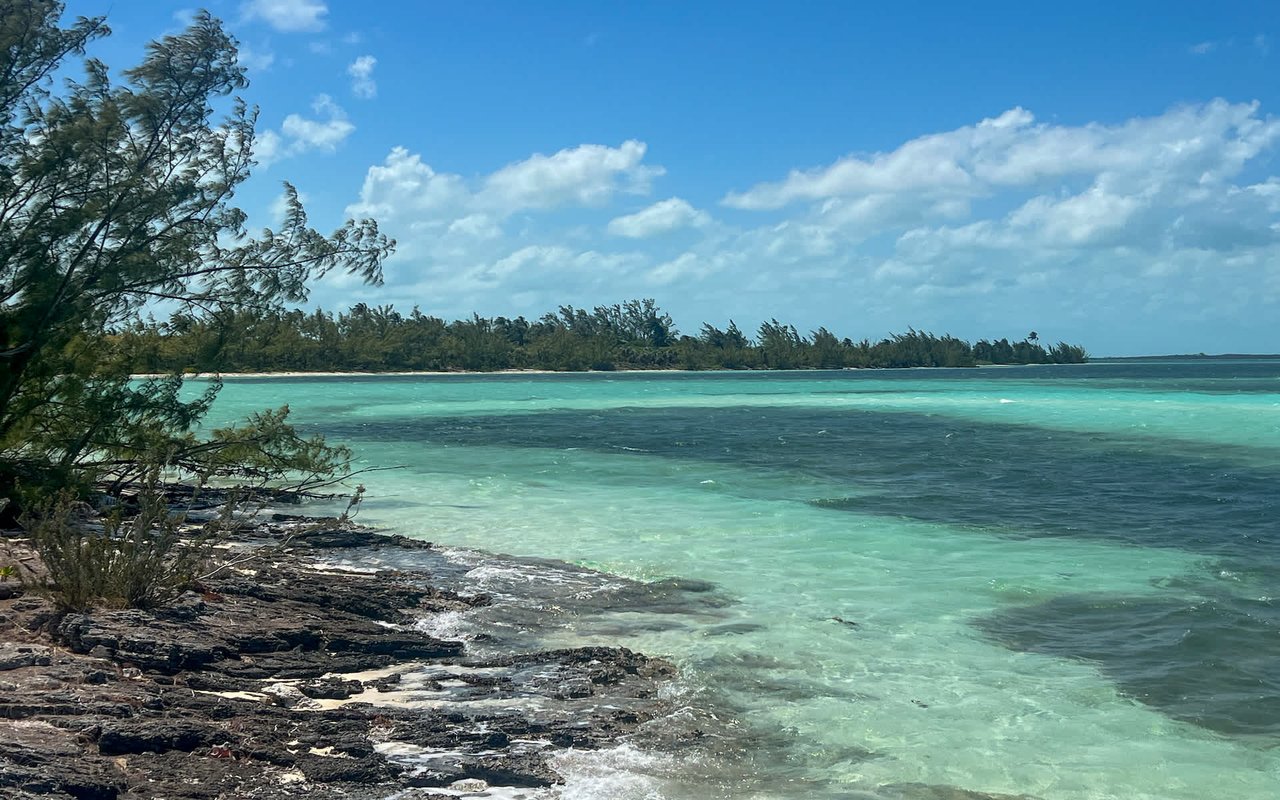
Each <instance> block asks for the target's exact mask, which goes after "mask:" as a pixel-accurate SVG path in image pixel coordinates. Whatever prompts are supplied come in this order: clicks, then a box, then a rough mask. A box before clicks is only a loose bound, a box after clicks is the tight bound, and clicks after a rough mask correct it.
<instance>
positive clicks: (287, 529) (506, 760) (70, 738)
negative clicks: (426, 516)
mask: <svg viewBox="0 0 1280 800" xmlns="http://www.w3.org/2000/svg"><path fill="white" fill-rule="evenodd" d="M240 535H241V537H247V538H248V539H257V540H271V539H274V540H276V541H279V540H281V539H282V538H287V539H288V541H289V543H290V546H289V548H288V550H287V551H285V552H284V553H283V554H282V553H281V552H279V551H277V552H276V553H275V554H274V555H273V556H271V557H267V558H263V559H255V560H251V561H243V562H238V564H237V566H236V567H235V568H231V569H226V570H224V571H222V572H220V573H218V574H216V575H214V576H213V577H210V578H208V579H206V580H204V581H203V582H202V586H201V588H202V591H201V592H200V593H196V592H188V593H187V594H186V595H184V596H183V597H181V598H180V599H179V600H178V602H177V603H175V604H174V605H173V606H171V607H169V608H164V609H160V610H156V611H138V610H94V611H90V612H84V613H71V614H59V613H57V612H56V611H55V609H54V607H53V606H52V605H51V604H50V603H49V601H48V600H46V599H45V598H43V597H40V596H38V595H36V594H33V593H30V592H28V593H23V592H21V591H20V590H16V589H15V588H14V583H13V582H12V581H8V582H5V583H3V584H0V589H2V590H3V591H0V795H2V796H4V797H6V798H9V797H12V798H23V799H24V800H25V798H31V797H42V798H50V797H52V798H58V797H62V798H76V799H77V800H114V799H115V798H209V799H210V800H214V799H215V798H271V797H290V796H295V795H299V796H305V797H308V798H330V797H333V798H338V797H341V798H348V799H355V800H362V799H363V798H385V797H391V796H395V797H401V798H415V800H427V799H428V798H436V797H458V796H469V795H473V794H476V793H477V792H483V791H484V789H485V788H486V787H487V786H503V787H541V786H550V785H552V784H554V783H556V782H557V781H558V780H559V776H558V774H557V773H556V772H555V770H554V769H553V768H552V766H551V762H552V759H553V758H554V756H555V754H556V753H559V752H563V751H564V750H565V749H566V748H578V749H592V748H600V747H604V746H607V745H611V744H613V743H616V742H618V741H619V740H620V739H621V738H623V737H625V736H627V735H629V734H631V733H633V732H634V731H636V730H637V728H638V727H639V726H640V725H642V724H643V723H644V722H646V721H647V720H650V719H653V718H655V717H656V716H659V715H662V714H664V713H665V712H666V711H667V709H666V708H665V706H664V702H663V701H662V700H660V699H659V698H658V694H659V687H660V685H661V684H662V683H663V682H664V681H668V680H670V679H671V678H672V677H673V676H674V673H675V671H674V669H673V668H672V666H671V665H670V664H669V663H667V662H665V661H663V660H660V659H655V658H649V657H646V656H644V655H641V654H639V653H634V652H631V651H630V650H627V649H626V648H622V647H586V648H576V649H559V650H549V651H548V650H536V649H535V650H533V651H528V650H521V649H519V648H514V649H510V650H509V651H507V652H502V651H501V648H497V649H495V648H494V647H492V646H491V647H487V648H485V649H484V650H485V652H481V653H477V652H473V651H472V648H470V647H469V646H468V645H467V644H465V643H464V642H462V641H455V640H450V639H447V638H437V637H436V636H433V635H430V634H429V633H426V632H424V630H425V629H426V628H424V627H423V626H422V625H421V624H419V623H420V621H421V620H423V619H424V618H425V619H429V618H431V616H432V615H438V614H447V613H450V612H464V613H465V612H469V611H471V610H474V609H481V608H483V607H484V606H486V605H487V604H488V603H489V602H490V598H489V597H488V596H487V595H485V594H467V593H465V592H461V591H458V590H457V589H450V588H441V586H439V585H438V582H437V581H435V580H434V578H433V575H432V574H431V573H430V570H429V569H421V568H418V569H412V568H410V569H406V568H398V569H378V570H376V571H375V570H344V569H334V568H332V566H331V565H332V563H333V561H334V560H335V558H337V559H338V560H348V561H349V560H351V559H353V558H356V559H358V558H360V557H363V556H367V555H368V554H369V553H371V552H377V553H392V554H393V555H397V556H398V555H414V554H415V553H416V554H418V555H428V554H429V553H430V550H431V545H429V544H426V543H424V542H420V541H417V540H413V539H406V538H404V537H399V536H384V535H380V534H377V533H373V532H370V531H365V530H358V529H355V530H353V529H350V528H337V527H334V528H325V527H323V526H321V527H319V528H317V527H316V526H314V525H310V524H308V523H307V522H306V521H305V520H299V519H291V518H288V517H285V516H281V517H279V518H278V519H277V521H276V522H275V523H272V524H264V525H259V526H257V527H255V528H253V529H251V530H249V531H247V532H242V533H241V534H240ZM257 543H261V542H260V541H259V542H257ZM249 544H250V542H248V541H247V540H244V541H241V542H240V543H239V545H238V547H236V548H232V549H230V550H227V551H224V552H223V553H222V554H221V555H220V556H219V557H220V558H222V559H228V560H231V559H239V558H242V557H243V555H244V553H245V552H246V551H245V549H244V548H246V547H248V546H249ZM24 547H25V545H24V544H23V543H22V542H21V540H16V539H15V540H6V539H0V563H5V562H9V563H15V562H18V561H24V560H28V559H29V558H30V553H29V551H24ZM391 560H392V561H395V562H396V563H401V561H404V559H398V558H393V559H391ZM408 561H410V562H412V561H413V559H408ZM419 563H425V562H423V561H422V559H419ZM326 564H328V565H330V566H328V567H326V566H325V565H326ZM698 588H699V587H692V591H696V590H697V589H698ZM477 796H482V795H477ZM508 796H511V795H508Z"/></svg>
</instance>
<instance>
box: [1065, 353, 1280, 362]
mask: <svg viewBox="0 0 1280 800" xmlns="http://www.w3.org/2000/svg"><path fill="white" fill-rule="evenodd" d="M1241 359H1249V360H1266V359H1274V360H1280V353H1171V354H1169V355H1162V356H1097V357H1093V358H1090V359H1089V361H1090V362H1091V363H1094V364H1108V363H1112V362H1116V361H1239V360H1241Z"/></svg>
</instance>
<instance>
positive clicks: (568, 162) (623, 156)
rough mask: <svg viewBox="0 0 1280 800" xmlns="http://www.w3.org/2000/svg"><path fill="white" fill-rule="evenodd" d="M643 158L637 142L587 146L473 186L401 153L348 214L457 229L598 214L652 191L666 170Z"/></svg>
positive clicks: (377, 173) (535, 159)
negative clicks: (537, 214) (620, 199)
mask: <svg viewBox="0 0 1280 800" xmlns="http://www.w3.org/2000/svg"><path fill="white" fill-rule="evenodd" d="M644 152H645V145H644V143H642V142H635V141H628V142H624V143H623V144H622V145H621V146H619V147H616V148H615V147H608V146H606V145H599V144H583V145H579V146H577V147H573V148H566V149H564V150H561V151H559V152H557V153H555V154H554V155H551V156H544V155H541V154H538V155H534V156H531V157H529V158H527V159H525V160H523V161H518V162H516V163H514V164H508V165H507V166H505V167H502V168H501V169H499V170H497V171H495V172H493V173H491V174H490V175H488V176H485V177H482V178H481V179H479V180H478V181H467V180H466V179H464V178H463V177H462V176H460V175H453V174H448V173H443V174H442V173H437V172H436V171H435V170H434V169H432V168H431V167H430V166H429V165H427V164H425V163H423V161H422V157H421V156H419V155H418V154H416V153H410V152H409V151H408V150H407V149H406V148H404V147H396V148H394V149H393V150H392V151H391V153H389V154H388V155H387V158H386V160H385V161H384V162H383V163H382V164H381V165H375V166H373V167H370V168H369V171H368V173H367V174H366V175H365V182H364V186H363V188H362V189H361V192H360V200H359V201H358V202H357V203H355V204H353V205H352V207H351V209H349V210H351V212H352V213H361V214H374V215H378V216H386V215H388V214H392V215H394V214H399V213H400V212H402V211H403V212H406V213H410V214H414V215H416V217H417V218H418V219H419V220H421V219H423V218H424V216H425V217H432V218H437V219H439V220H443V221H450V220H456V219H461V218H463V217H466V216H468V215H470V214H473V213H476V212H483V213H485V214H487V215H489V216H490V217H492V218H494V219H502V218H505V217H509V216H510V215H512V214H515V213H518V212H521V211H545V210H549V209H553V208H562V207H592V206H599V205H602V204H604V203H606V202H608V201H609V200H610V199H611V198H612V197H613V196H614V195H616V194H617V193H619V192H624V193H633V194H639V193H643V192H646V191H648V189H649V182H650V180H651V179H652V178H653V177H654V176H656V175H661V174H662V172H663V170H662V168H661V167H651V166H647V165H644V164H642V163H640V162H641V159H642V158H643V157H644Z"/></svg>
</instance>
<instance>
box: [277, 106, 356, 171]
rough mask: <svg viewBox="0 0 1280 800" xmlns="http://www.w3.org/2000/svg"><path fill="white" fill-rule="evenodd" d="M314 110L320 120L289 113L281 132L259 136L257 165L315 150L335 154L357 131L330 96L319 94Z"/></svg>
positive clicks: (281, 126) (312, 108) (312, 107)
mask: <svg viewBox="0 0 1280 800" xmlns="http://www.w3.org/2000/svg"><path fill="white" fill-rule="evenodd" d="M311 110H312V111H313V112H314V113H315V114H316V115H317V118H311V117H304V116H302V115H301V114H290V115H289V116H287V117H285V118H284V122H283V123H281V125H280V130H279V131H273V130H269V131H266V132H265V133H263V134H261V135H259V136H258V140H257V142H256V143H255V144H254V156H255V157H256V158H257V159H258V163H260V164H262V165H263V166H269V165H271V164H272V163H274V162H276V161H280V160H282V159H285V158H291V157H293V156H298V155H302V154H303V153H307V152H312V151H320V152H324V153H332V152H334V151H335V150H337V149H338V145H340V144H342V142H343V141H345V140H346V138H347V137H348V136H350V135H351V133H352V132H353V131H354V130H355V129H356V126H355V125H354V124H352V122H351V121H350V120H349V119H347V114H346V112H345V111H343V110H342V108H341V107H340V106H339V105H338V104H337V103H335V102H333V98H331V97H329V95H327V94H322V95H317V96H316V98H315V100H313V101H312V103H311Z"/></svg>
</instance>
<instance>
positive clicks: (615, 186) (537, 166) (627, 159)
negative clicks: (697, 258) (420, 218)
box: [480, 139, 665, 210]
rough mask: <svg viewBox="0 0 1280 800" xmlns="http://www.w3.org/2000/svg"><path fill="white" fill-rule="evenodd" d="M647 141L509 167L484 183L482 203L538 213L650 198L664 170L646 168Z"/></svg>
mask: <svg viewBox="0 0 1280 800" xmlns="http://www.w3.org/2000/svg"><path fill="white" fill-rule="evenodd" d="M646 149H647V148H646V145H645V143H644V142H638V141H635V140H634V139H632V140H628V141H625V142H623V143H622V144H621V145H620V146H618V147H609V146H607V145H601V144H582V145H578V146H577V147H570V148H565V149H564V150H560V151H559V152H557V153H554V154H552V155H549V156H546V155H542V154H541V153H538V154H536V155H533V156H530V157H529V158H527V159H525V160H523V161H518V162H516V163H514V164H508V165H507V166H505V167H503V168H502V169H500V170H498V171H497V172H494V173H493V174H492V175H490V176H489V177H488V178H486V179H485V182H484V187H483V189H481V191H480V198H481V202H483V203H485V204H487V205H491V206H493V207H495V208H509V209H512V210H515V209H525V208H529V209H537V208H554V207H555V206H562V205H581V206H598V205H602V204H604V203H605V202H607V201H608V200H609V199H610V198H612V197H613V195H614V194H616V193H618V192H625V193H628V194H645V193H647V192H648V191H649V185H650V182H651V181H652V180H653V179H654V178H656V177H658V176H660V175H662V174H663V172H664V171H665V170H663V169H662V167H651V166H647V165H645V164H642V163H641V161H642V160H643V159H644V154H645V150H646Z"/></svg>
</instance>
